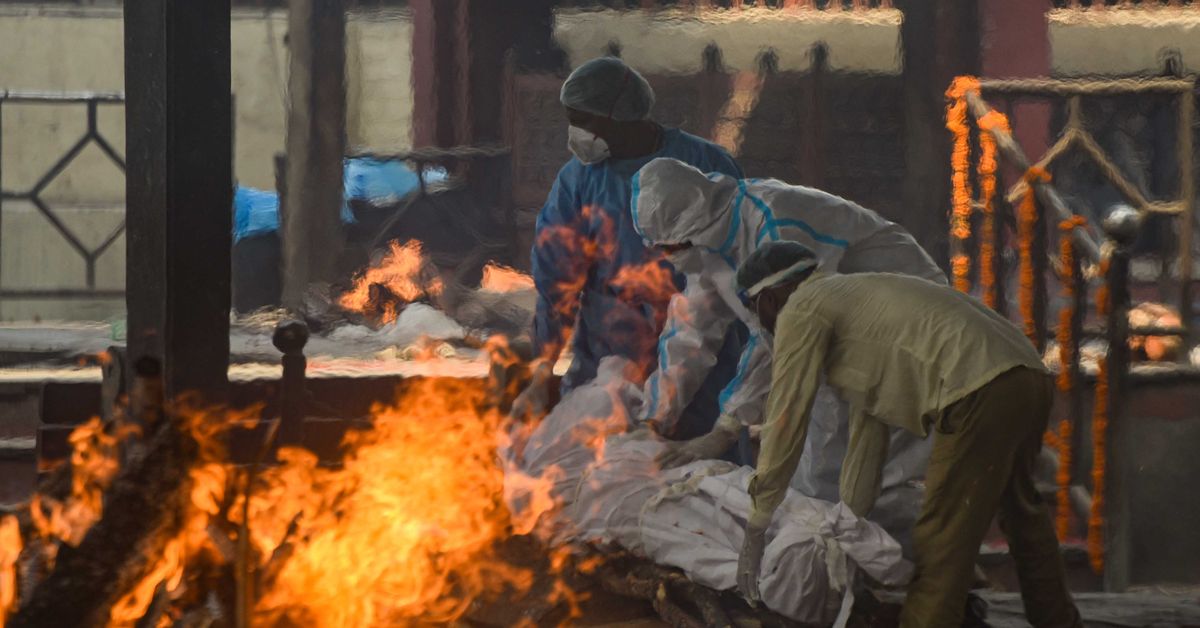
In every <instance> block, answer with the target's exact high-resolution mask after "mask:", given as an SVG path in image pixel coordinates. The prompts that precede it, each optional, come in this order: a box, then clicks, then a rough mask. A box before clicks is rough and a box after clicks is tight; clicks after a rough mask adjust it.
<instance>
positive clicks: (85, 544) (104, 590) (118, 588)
mask: <svg viewBox="0 0 1200 628" xmlns="http://www.w3.org/2000/svg"><path fill="white" fill-rule="evenodd" d="M198 451H199V448H198V447H197V445H196V443H195V441H194V440H193V439H192V438H191V437H190V436H188V435H186V434H184V433H183V432H182V430H181V429H180V427H179V426H177V425H176V424H175V423H174V422H164V423H163V424H162V425H161V426H160V427H159V430H158V432H157V433H156V434H155V435H154V437H153V439H152V440H151V441H150V442H149V443H148V447H147V453H146V455H145V457H143V458H140V459H137V460H134V461H132V463H131V464H130V465H129V466H128V467H127V468H126V469H124V470H123V471H122V473H121V474H120V475H119V476H118V477H117V479H116V480H115V481H114V482H113V485H112V487H111V488H110V489H109V492H108V498H107V501H106V504H105V506H106V507H105V511H104V515H103V517H102V518H101V519H100V521H98V522H97V523H96V525H94V526H93V527H92V529H91V530H90V531H89V532H88V533H87V535H86V536H85V537H84V539H83V541H82V542H81V543H80V544H79V547H77V548H75V549H74V550H73V551H68V552H60V554H59V556H58V560H57V562H56V563H55V565H54V569H53V571H51V573H50V574H49V575H48V576H47V577H46V578H45V580H43V581H42V583H41V584H40V585H39V586H38V587H37V588H36V589H35V590H34V591H33V593H32V595H31V596H30V598H29V599H28V600H24V601H23V602H22V605H21V607H20V608H19V609H18V610H17V612H16V614H15V615H14V616H13V618H12V621H11V623H10V626H11V627H13V628H20V627H23V626H28V627H30V628H35V627H36V628H41V627H43V626H97V625H105V624H106V623H107V622H108V619H109V613H110V611H111V608H112V605H113V604H114V603H116V602H117V600H119V599H120V597H121V596H122V595H124V594H125V593H126V592H128V591H129V590H130V589H131V588H132V587H133V586H134V585H135V584H137V583H138V582H139V581H140V580H141V578H142V577H143V575H144V572H145V570H146V569H147V568H149V567H150V566H151V565H152V564H153V562H154V560H156V559H157V557H158V556H160V555H161V553H162V550H163V547H164V545H165V544H166V542H167V541H168V540H169V539H170V538H172V537H173V536H174V535H175V534H176V533H177V532H178V530H179V528H180V526H181V525H182V523H183V514H182V513H184V512H186V510H187V509H186V506H187V500H188V494H187V491H185V490H183V489H184V483H185V482H186V481H187V477H188V473H187V470H188V468H190V466H191V465H192V463H193V462H194V461H195V460H196V458H197V456H198Z"/></svg>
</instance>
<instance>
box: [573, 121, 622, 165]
mask: <svg viewBox="0 0 1200 628" xmlns="http://www.w3.org/2000/svg"><path fill="white" fill-rule="evenodd" d="M567 148H568V149H570V151H571V153H572V154H574V155H575V156H576V157H578V158H579V161H581V162H583V164H584V165H588V166H590V165H592V164H598V163H600V162H602V161H604V160H605V159H608V158H609V157H610V156H612V153H611V152H609V149H608V142H605V141H604V139H603V138H601V137H600V136H598V135H596V134H595V133H592V132H591V131H588V130H587V129H581V128H579V127H577V126H574V125H572V126H569V127H567Z"/></svg>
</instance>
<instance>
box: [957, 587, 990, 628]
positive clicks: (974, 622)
mask: <svg viewBox="0 0 1200 628" xmlns="http://www.w3.org/2000/svg"><path fill="white" fill-rule="evenodd" d="M987 609H988V604H987V601H986V600H984V599H983V598H981V597H979V596H978V595H976V594H974V593H968V594H967V608H966V612H965V613H963V622H962V628H991V624H989V623H987Z"/></svg>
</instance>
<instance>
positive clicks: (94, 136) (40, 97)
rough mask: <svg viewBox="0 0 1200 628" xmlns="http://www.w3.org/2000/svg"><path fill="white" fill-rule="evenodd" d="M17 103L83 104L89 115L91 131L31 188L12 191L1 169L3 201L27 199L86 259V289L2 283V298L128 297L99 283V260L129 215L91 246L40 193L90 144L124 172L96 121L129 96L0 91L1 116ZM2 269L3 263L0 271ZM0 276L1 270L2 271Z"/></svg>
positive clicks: (0, 242) (0, 140)
mask: <svg viewBox="0 0 1200 628" xmlns="http://www.w3.org/2000/svg"><path fill="white" fill-rule="evenodd" d="M10 103H11V104H17V105H48V106H72V105H76V106H77V105H83V106H84V109H85V111H86V115H87V129H86V130H85V131H84V133H83V136H82V137H80V138H79V139H78V140H77V141H76V142H75V143H74V144H73V145H72V146H71V147H70V148H69V149H67V151H66V152H65V153H63V154H62V155H61V156H60V157H59V158H58V159H57V160H56V161H55V162H54V163H53V164H51V166H50V167H49V168H48V169H47V170H46V171H45V172H44V173H43V174H42V175H41V176H40V177H39V178H38V180H37V181H36V182H35V183H34V184H33V186H32V187H30V188H29V189H27V190H23V191H13V190H9V189H6V188H5V187H4V173H3V170H2V169H0V200H3V201H25V202H28V203H31V204H32V205H33V206H34V207H35V208H36V209H37V211H38V213H40V214H41V215H42V216H43V217H44V218H45V219H46V220H47V221H48V222H49V223H50V224H51V226H53V227H54V229H55V231H57V232H58V234H59V235H60V236H62V238H63V239H64V240H66V242H67V244H69V245H70V246H71V249H73V250H74V251H75V252H76V254H78V255H79V257H81V258H82V259H83V261H84V265H85V271H84V272H85V278H84V283H85V285H86V287H85V288H34V289H15V290H6V289H4V287H3V285H2V284H0V298H10V299H88V298H120V297H123V296H124V295H125V291H124V290H102V289H98V288H97V287H96V261H97V260H98V259H99V258H100V256H101V255H103V254H104V252H105V251H107V250H108V249H109V248H110V247H112V245H113V243H115V242H116V241H117V239H118V238H120V237H121V234H122V233H124V232H125V218H124V217H122V218H121V222H120V223H119V224H118V225H117V226H116V227H115V228H113V230H112V231H111V232H110V233H109V234H108V235H107V236H105V238H104V239H103V240H101V242H100V244H99V245H97V246H95V247H88V246H87V245H85V244H84V243H83V241H82V240H81V239H80V238H79V236H78V235H77V234H76V233H75V232H74V231H73V230H72V229H71V228H70V227H69V226H68V225H67V224H66V222H64V221H63V219H62V217H61V216H59V215H58V214H57V213H56V212H55V211H54V208H53V207H51V205H50V204H49V203H48V202H46V200H45V199H44V198H42V194H43V193H44V192H45V191H46V188H47V187H49V185H50V184H51V183H53V182H54V180H55V179H57V178H58V176H59V175H61V174H62V173H63V171H64V170H66V169H67V166H69V165H70V164H71V162H73V161H74V160H75V158H76V157H78V156H79V154H80V153H82V152H83V150H84V149H85V148H87V147H88V146H89V145H92V144H94V145H96V147H97V148H99V149H100V151H101V152H103V153H104V155H105V156H107V157H108V159H109V160H111V161H112V163H113V164H115V165H116V166H117V167H118V168H120V169H121V172H122V174H123V173H124V172H125V158H124V157H122V156H121V155H119V154H118V153H117V150H116V149H115V148H113V145H112V144H110V143H109V141H108V140H107V139H105V137H104V135H103V134H101V133H100V129H99V126H98V124H97V114H98V111H99V108H100V106H101V105H123V104H124V103H125V95H124V94H121V93H116V92H113V93H98V92H83V93H49V92H31V91H9V90H4V91H0V115H3V107H4V105H6V104H10ZM3 146H4V131H3V128H0V150H3ZM3 224H4V223H3V220H2V219H0V247H3V236H4V231H3V229H4V227H3ZM2 270H3V268H2V267H0V271H2ZM0 277H3V274H2V273H0Z"/></svg>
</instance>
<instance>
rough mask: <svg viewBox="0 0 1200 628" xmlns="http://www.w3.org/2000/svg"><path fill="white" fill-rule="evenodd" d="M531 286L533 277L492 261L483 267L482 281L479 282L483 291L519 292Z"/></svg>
mask: <svg viewBox="0 0 1200 628" xmlns="http://www.w3.org/2000/svg"><path fill="white" fill-rule="evenodd" d="M533 287H534V286H533V277H530V276H529V275H526V274H525V273H523V272H521V271H518V270H516V269H513V268H509V267H507V266H501V265H499V264H496V263H494V262H492V263H489V264H488V265H487V266H484V267H483V281H481V282H480V284H479V288H480V290H483V291H485V292H520V291H522V290H533Z"/></svg>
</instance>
